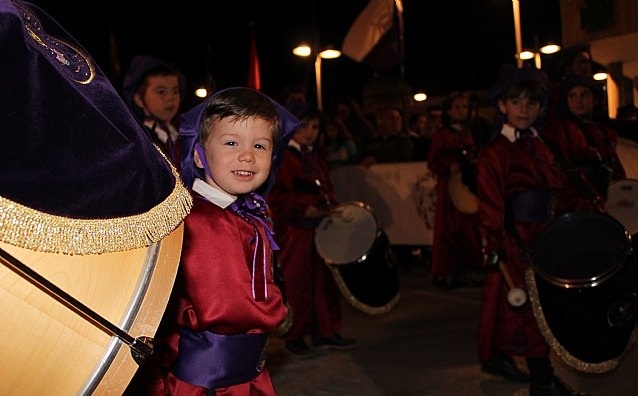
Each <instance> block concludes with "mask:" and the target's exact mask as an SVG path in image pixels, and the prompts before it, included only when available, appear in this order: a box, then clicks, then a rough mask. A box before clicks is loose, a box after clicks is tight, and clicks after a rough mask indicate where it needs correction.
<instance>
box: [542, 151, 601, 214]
mask: <svg viewBox="0 0 638 396" xmlns="http://www.w3.org/2000/svg"><path fill="white" fill-rule="evenodd" d="M544 142H545V144H547V147H549V149H550V150H551V151H552V154H554V158H555V159H556V161H557V162H558V164H559V165H560V167H561V169H562V170H563V172H565V175H567V178H568V179H569V182H570V183H571V184H572V186H574V188H575V189H576V190H577V191H578V192H579V193H580V194H581V195H582V196H583V197H585V199H587V200H588V201H589V202H591V203H593V204H594V205H595V206H597V207H598V208H600V210H601V211H602V207H601V202H602V197H601V196H599V195H598V194H597V193H596V192H595V191H594V189H593V188H592V187H591V186H590V185H589V184H587V182H586V181H585V180H584V179H583V175H582V172H581V170H580V169H578V168H577V167H576V166H574V165H573V164H572V163H571V162H570V161H569V160H568V159H567V158H565V156H564V155H563V153H562V152H561V151H560V149H559V148H558V147H557V146H556V145H555V144H554V142H552V141H550V140H544Z"/></svg>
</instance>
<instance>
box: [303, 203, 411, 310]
mask: <svg viewBox="0 0 638 396" xmlns="http://www.w3.org/2000/svg"><path fill="white" fill-rule="evenodd" d="M315 246H316V248H317V252H318V253H319V255H320V256H321V257H322V258H323V259H324V261H325V262H326V264H327V265H328V267H329V268H330V270H331V272H332V275H333V277H334V279H335V281H336V283H337V285H338V287H339V290H340V291H341V293H342V294H343V296H344V297H345V298H346V300H348V302H349V303H350V304H351V305H352V306H353V307H355V308H356V309H359V310H361V311H363V312H365V313H367V314H381V313H385V312H388V311H390V310H391V309H392V308H393V307H394V306H395V305H396V304H397V303H398V302H399V299H400V294H399V274H398V263H397V261H396V258H395V257H394V255H393V254H392V252H391V250H390V241H389V239H388V237H387V235H386V234H385V233H384V232H383V230H382V228H381V226H380V224H379V222H378V220H377V218H376V216H375V215H374V213H373V211H372V209H371V208H370V207H369V206H368V205H366V204H364V203H362V202H356V201H355V202H349V203H344V204H340V205H338V206H337V207H336V208H334V209H333V210H332V211H331V213H330V215H329V216H327V217H325V218H323V219H322V221H321V222H320V223H319V225H318V226H317V227H316V228H315Z"/></svg>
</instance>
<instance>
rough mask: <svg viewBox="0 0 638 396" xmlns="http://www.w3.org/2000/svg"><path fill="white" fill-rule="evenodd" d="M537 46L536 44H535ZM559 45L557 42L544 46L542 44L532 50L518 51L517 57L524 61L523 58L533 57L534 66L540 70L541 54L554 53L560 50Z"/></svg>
mask: <svg viewBox="0 0 638 396" xmlns="http://www.w3.org/2000/svg"><path fill="white" fill-rule="evenodd" d="M537 48H538V46H537ZM560 49H561V48H560V45H558V44H554V43H549V44H546V45H544V46H542V47H541V48H539V49H537V50H535V51H532V50H524V51H521V52H519V53H518V56H517V58H518V59H519V60H520V61H524V60H528V59H532V58H533V59H534V65H535V66H536V68H537V69H539V70H540V68H541V54H544V55H551V54H555V53H557V52H558V51H560Z"/></svg>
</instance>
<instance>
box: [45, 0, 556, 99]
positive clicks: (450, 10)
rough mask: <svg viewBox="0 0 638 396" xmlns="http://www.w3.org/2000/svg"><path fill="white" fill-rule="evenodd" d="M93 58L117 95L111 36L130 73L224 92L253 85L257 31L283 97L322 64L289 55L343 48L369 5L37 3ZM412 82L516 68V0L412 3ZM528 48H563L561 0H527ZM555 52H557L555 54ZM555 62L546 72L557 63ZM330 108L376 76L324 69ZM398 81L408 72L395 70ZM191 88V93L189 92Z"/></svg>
mask: <svg viewBox="0 0 638 396" xmlns="http://www.w3.org/2000/svg"><path fill="white" fill-rule="evenodd" d="M33 2H34V3H35V4H37V5H39V6H40V7H41V8H43V9H44V10H45V11H47V12H48V13H49V15H51V16H52V17H53V18H54V19H56V20H57V21H58V22H59V23H60V24H61V25H62V26H63V27H65V28H66V29H67V30H68V31H69V33H71V35H72V36H74V37H75V38H76V39H77V40H78V41H79V42H80V44H82V45H83V46H84V47H85V49H86V50H87V51H88V52H89V53H90V54H91V55H92V56H93V57H94V58H95V60H96V62H97V63H98V64H99V65H100V67H101V68H102V69H103V70H104V71H105V73H106V74H107V75H108V76H109V77H110V78H111V79H112V81H113V82H114V85H116V87H117V88H119V85H121V79H122V75H120V76H117V75H115V74H114V73H113V71H112V68H111V65H112V63H111V62H110V61H109V56H108V50H109V31H112V32H113V35H114V37H115V43H116V47H115V48H116V49H117V60H118V63H119V65H120V67H121V68H122V70H123V71H125V69H126V68H127V66H128V63H129V62H130V59H131V57H132V56H133V55H135V54H147V55H151V56H155V57H159V58H162V59H165V60H167V61H169V62H171V63H174V64H175V65H176V67H177V68H178V69H179V70H180V71H182V72H183V73H184V74H185V75H186V77H187V80H188V83H189V88H192V87H194V86H196V85H199V84H201V83H203V82H204V81H205V80H206V79H207V78H212V80H213V81H214V83H215V86H216V87H217V88H224V87H228V86H234V85H244V84H246V77H247V69H248V54H249V45H250V34H251V27H252V28H253V29H254V32H255V35H256V40H257V47H258V52H259V56H260V61H261V76H262V91H264V92H265V93H267V94H269V95H271V96H273V97H279V95H280V93H281V90H282V88H283V87H284V86H285V85H287V84H289V83H302V84H306V85H307V86H308V88H309V89H310V90H311V94H312V92H313V91H312V89H313V87H314V65H313V64H312V61H311V60H309V59H304V58H298V57H296V56H294V55H293V54H292V53H291V49H292V48H293V47H294V46H295V45H296V44H297V43H298V42H300V41H304V40H305V41H309V40H311V39H312V38H313V37H317V36H318V37H319V40H320V44H321V45H334V46H335V47H340V46H341V42H342V41H343V38H344V37H345V35H346V33H347V31H348V29H349V27H350V25H351V24H352V23H353V22H354V20H355V19H356V17H357V15H358V14H359V13H360V12H361V11H362V10H363V8H364V7H365V6H366V5H367V3H368V1H367V0H314V1H304V0H221V1H220V0H208V1H184V0H174V1H159V0H155V1H152V0H146V1H142V0H119V1H114V0H110V1H107V0H94V1H85V0H83V1H80V0H36V1H33ZM403 5H404V11H405V12H404V18H405V19H404V24H405V41H404V43H405V58H404V59H405V60H404V69H403V70H404V74H405V79H406V83H407V84H408V85H409V86H410V87H412V88H413V89H414V90H416V89H419V90H424V91H425V92H426V93H428V94H429V95H430V96H440V95H445V94H447V93H449V92H451V91H455V90H483V89H486V88H488V87H489V86H490V85H491V84H492V83H493V82H494V81H495V80H496V77H497V75H498V70H499V68H500V66H501V65H502V64H504V63H515V60H514V53H515V49H516V45H515V38H514V23H513V17H512V14H513V12H512V2H511V1H510V0H404V1H403ZM520 6H521V25H522V31H523V44H524V46H527V47H531V46H533V45H534V42H535V39H534V37H535V35H538V40H539V42H541V43H543V42H546V41H549V40H553V41H558V42H560V5H559V0H521V1H520ZM556 56H557V55H552V57H556ZM551 62H552V59H549V63H547V64H548V65H551ZM323 66H324V67H323V74H322V75H323V80H324V81H323V87H324V88H323V90H324V92H323V94H324V98H325V100H326V101H328V102H329V101H330V99H334V98H337V97H340V96H346V95H347V96H352V97H354V98H357V99H360V98H361V96H362V92H363V89H364V87H365V86H366V84H367V83H369V82H370V81H371V80H373V79H375V78H376V77H378V76H379V75H380V74H379V73H377V72H376V71H375V70H374V69H373V68H372V67H370V66H368V65H365V64H359V63H356V62H354V61H353V60H351V59H349V58H347V57H341V58H339V59H336V60H330V61H324V62H323ZM390 73H391V74H393V75H396V76H400V74H401V68H400V67H396V68H395V69H394V70H393V71H391V72H390ZM189 91H190V89H189Z"/></svg>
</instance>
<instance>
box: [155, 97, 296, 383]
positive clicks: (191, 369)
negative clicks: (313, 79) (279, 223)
mask: <svg viewBox="0 0 638 396" xmlns="http://www.w3.org/2000/svg"><path fill="white" fill-rule="evenodd" d="M296 125H297V123H296V120H295V119H294V117H293V116H292V115H290V113H288V112H287V111H286V110H285V109H283V108H282V107H281V106H279V105H277V104H275V103H274V102H273V101H271V100H270V99H269V98H267V97H266V96H264V95H263V94H261V93H259V92H257V91H254V90H252V89H249V88H230V89H226V90H223V91H220V92H218V93H216V94H215V95H214V96H212V97H211V98H210V99H208V100H207V101H206V102H204V103H203V104H201V105H199V106H197V107H195V108H194V109H193V110H191V111H189V112H187V113H185V114H184V116H183V119H182V129H181V132H182V136H183V139H184V152H183V155H182V170H183V173H182V179H183V180H184V184H185V185H186V186H188V187H191V188H192V192H193V196H194V206H193V209H192V211H191V212H190V214H189V215H188V216H187V217H186V219H185V221H184V224H185V228H184V244H183V249H182V257H181V262H180V269H179V272H178V277H177V281H176V286H175V289H174V291H173V296H172V305H170V306H169V307H170V309H168V310H167V312H166V314H165V316H164V322H163V329H164V330H165V331H167V333H166V334H165V337H163V338H162V339H161V340H160V342H161V345H159V346H158V348H157V349H159V350H162V349H164V350H165V351H166V352H165V354H164V356H161V357H160V358H161V360H162V361H163V363H162V367H160V370H161V372H160V373H159V376H160V378H159V379H158V380H157V381H156V382H155V384H154V389H153V390H152V391H151V394H156V395H167V394H170V395H172V396H178V395H188V396H193V395H202V396H204V395H210V394H211V392H212V393H213V394H216V395H233V396H255V395H275V391H274V388H273V384H272V382H271V379H270V375H269V373H268V370H267V369H266V368H265V358H266V356H265V354H266V344H267V339H268V336H269V333H270V332H271V331H272V330H273V329H274V328H276V327H277V326H278V325H279V323H281V322H282V321H283V320H284V318H285V317H286V314H287V310H286V307H285V305H284V304H283V302H282V295H281V292H280V290H279V288H278V287H277V286H276V285H275V283H274V280H273V263H272V250H273V249H277V246H276V245H275V244H274V242H273V239H272V234H271V223H270V219H269V217H268V214H267V211H268V208H267V205H266V202H265V201H264V199H263V198H262V197H261V196H260V195H259V194H263V193H265V192H266V191H267V189H268V188H269V187H270V185H271V183H272V182H273V172H274V169H275V167H274V165H276V163H277V162H278V160H279V157H280V155H281V150H278V146H282V145H283V146H284V147H285V144H286V143H287V142H288V139H289V138H290V134H291V133H292V131H293V130H294V129H295V128H296Z"/></svg>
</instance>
